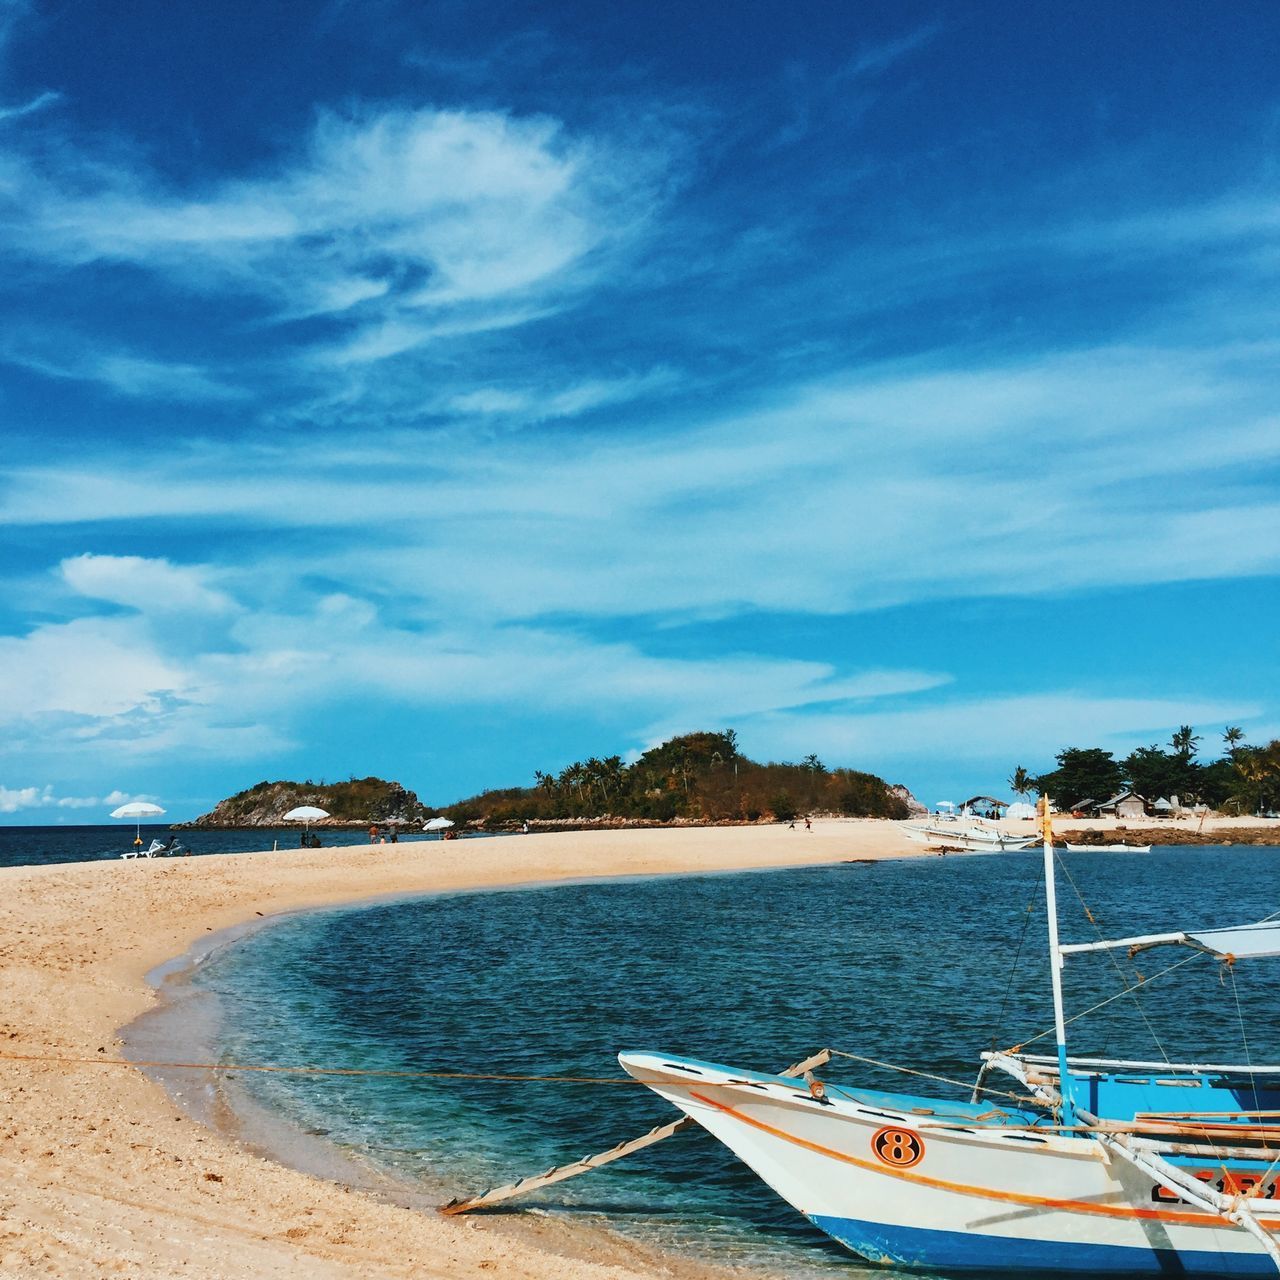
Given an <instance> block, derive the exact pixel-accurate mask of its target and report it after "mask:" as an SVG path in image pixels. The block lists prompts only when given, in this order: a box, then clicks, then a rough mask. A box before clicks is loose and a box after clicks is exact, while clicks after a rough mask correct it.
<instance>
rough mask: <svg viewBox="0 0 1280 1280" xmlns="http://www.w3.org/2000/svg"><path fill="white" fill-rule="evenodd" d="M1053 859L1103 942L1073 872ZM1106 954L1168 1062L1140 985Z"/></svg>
mask: <svg viewBox="0 0 1280 1280" xmlns="http://www.w3.org/2000/svg"><path fill="white" fill-rule="evenodd" d="M1053 860H1054V863H1055V865H1057V866H1059V867H1061V868H1062V874H1063V875H1065V876H1066V877H1067V882H1068V884H1070V885H1071V888H1072V889H1073V890H1074V891H1075V895H1076V897H1077V898H1078V899H1079V900H1080V906H1081V907H1082V908H1083V909H1084V914H1085V916H1086V918H1087V919H1088V921H1089V923H1090V924H1091V925H1093V931H1094V933H1096V934H1097V935H1098V941H1099V942H1101V941H1102V940H1103V939H1102V929H1101V928H1100V927H1099V925H1098V922H1097V920H1095V919H1094V915H1093V912H1092V911H1090V910H1089V904H1088V903H1087V902H1086V901H1085V900H1084V895H1083V894H1082V893H1081V892H1080V890H1079V888H1078V887H1077V885H1076V882H1075V880H1073V879H1072V877H1071V872H1070V871H1069V870H1068V868H1067V865H1066V863H1065V862H1063V860H1062V859H1061V858H1059V857H1058V855H1057V854H1056V853H1055V854H1054V855H1053ZM1106 954H1107V958H1108V959H1109V960H1110V961H1111V963H1112V965H1114V966H1115V971H1116V973H1117V974H1119V975H1120V985H1121V986H1122V987H1124V990H1125V992H1127V993H1128V994H1129V995H1131V996H1132V997H1133V1007H1134V1008H1135V1009H1136V1010H1137V1011H1138V1017H1140V1018H1141V1019H1142V1021H1143V1023H1144V1024H1145V1025H1146V1028H1147V1030H1148V1031H1149V1032H1150V1033H1151V1039H1152V1040H1153V1041H1154V1043H1155V1046H1156V1051H1157V1052H1158V1053H1159V1054H1160V1056H1161V1057H1162V1058H1163V1059H1164V1060H1165V1061H1166V1062H1168V1061H1169V1055H1168V1054H1167V1053H1166V1052H1165V1048H1164V1045H1163V1044H1161V1043H1160V1037H1159V1036H1158V1035H1156V1029H1155V1027H1153V1026H1152V1025H1151V1019H1150V1018H1148V1017H1147V1013H1146V1010H1145V1009H1143V1007H1142V1002H1141V1001H1140V1000H1139V999H1138V987H1137V986H1133V987H1131V986H1130V985H1129V979H1128V976H1127V975H1126V974H1125V971H1124V970H1123V969H1122V968H1121V967H1120V961H1119V960H1117V959H1116V955H1115V952H1114V951H1111V950H1108V951H1107V953H1106ZM1135 972H1136V971H1135ZM1139 977H1141V975H1140V974H1139ZM1138 985H1139V986H1140V985H1141V983H1139V984H1138ZM1121 994H1123V993H1121Z"/></svg>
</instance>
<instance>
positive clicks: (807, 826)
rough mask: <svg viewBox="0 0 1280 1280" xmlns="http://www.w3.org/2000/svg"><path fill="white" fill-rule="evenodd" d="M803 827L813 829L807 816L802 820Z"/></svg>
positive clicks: (807, 829)
mask: <svg viewBox="0 0 1280 1280" xmlns="http://www.w3.org/2000/svg"><path fill="white" fill-rule="evenodd" d="M804 829H805V830H806V831H812V830H813V823H811V822H810V821H809V819H808V818H805V820H804Z"/></svg>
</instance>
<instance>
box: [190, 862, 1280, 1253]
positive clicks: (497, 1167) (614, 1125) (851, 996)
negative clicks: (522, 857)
mask: <svg viewBox="0 0 1280 1280" xmlns="http://www.w3.org/2000/svg"><path fill="white" fill-rule="evenodd" d="M1065 858H1066V862H1065V866H1066V870H1067V872H1068V873H1069V879H1068V878H1065V877H1060V879H1059V899H1060V903H1061V919H1062V922H1063V934H1064V938H1065V939H1067V940H1089V939H1090V938H1092V937H1095V936H1097V935H1096V934H1095V933H1094V929H1093V926H1092V925H1091V924H1090V922H1089V920H1088V919H1087V918H1086V916H1085V914H1084V910H1083V908H1082V906H1081V903H1080V901H1079V899H1078V898H1077V896H1076V893H1075V891H1074V889H1073V885H1072V883H1071V881H1074V882H1075V886H1077V887H1078V888H1079V890H1080V893H1081V894H1082V896H1083V898H1084V899H1085V901H1087V903H1088V905H1089V907H1090V909H1091V910H1092V912H1093V915H1094V917H1095V918H1096V919H1097V920H1098V921H1099V923H1100V924H1101V926H1102V927H1103V928H1104V929H1105V931H1106V933H1107V934H1110V935H1111V936H1122V935H1123V934H1126V933H1130V932H1143V931H1147V930H1150V929H1153V928H1160V927H1168V926H1170V925H1181V924H1185V925H1188V926H1192V925H1197V924H1201V925H1203V924H1214V923H1233V922H1238V921H1244V920H1252V919H1259V918H1261V917H1262V916H1264V915H1268V914H1270V913H1271V912H1273V911H1275V910H1277V908H1280V857H1277V856H1276V854H1275V853H1274V851H1272V850H1270V849H1243V848H1242V849H1231V848H1225V849H1217V848H1201V849H1177V848H1172V849H1164V850H1159V851H1157V852H1156V853H1154V854H1151V855H1146V856H1144V855H1123V854H1119V855H1117V854H1070V855H1065ZM1039 896H1040V874H1039V855H1038V854H1004V855H997V856H987V857H968V858H955V857H950V858H919V859H912V860H904V861H896V862H883V863H878V864H871V865H868V864H843V865H840V866H837V867H821V868H812V869H805V870H794V871H779V872H768V873H760V872H757V873H751V874H744V875H732V876H705V877H685V878H672V879H648V880H632V881H615V882H606V883H600V882H596V883H590V884H577V885H566V886H561V887H555V888H547V889H535V890H521V891H508V892H499V893H485V894H464V895H455V896H446V897H434V898H428V899H419V900H413V901H404V902H397V903H392V904H382V905H377V906H372V907H367V908H362V909H345V910H341V911H326V912H322V913H315V914H310V915H305V916H297V917H292V918H288V919H286V920H283V921H281V922H279V923H278V924H275V925H273V926H271V927H270V928H268V929H265V930H263V931H261V932H259V933H257V934H255V935H253V936H251V937H249V938H247V939H245V940H243V941H242V942H240V943H238V944H237V945H236V946H234V947H232V948H230V949H229V950H228V951H227V952H225V953H224V954H223V955H222V956H221V957H219V958H218V959H216V960H215V961H213V962H212V963H210V964H209V965H208V966H206V967H204V968H203V969H201V970H200V971H198V973H197V975H196V978H195V981H196V983H197V985H198V986H199V987H201V988H203V989H205V990H207V991H210V992H216V993H217V996H218V998H219V1001H220V1003H221V1006H222V1009H223V1012H224V1016H225V1023H224V1029H223V1031H222V1032H221V1043H222V1047H223V1050H224V1052H225V1055H226V1057H227V1058H229V1059H231V1060H234V1061H241V1062H271V1063H289V1064H317V1065H330V1066H344V1067H362V1068H380V1069H402V1070H411V1071H475V1072H501V1073H511V1074H522V1075H548V1074H555V1075H579V1076H592V1077H612V1078H620V1077H621V1072H620V1069H619V1068H618V1066H617V1063H616V1060H615V1056H616V1054H617V1052H618V1051H619V1050H622V1049H658V1050H662V1051H665V1052H668V1053H676V1054H681V1053H687V1054H691V1055H696V1056H698V1057H703V1058H708V1059H711V1060H713V1061H724V1062H729V1063H733V1064H736V1065H738V1066H744V1067H753V1068H760V1069H765V1070H768V1069H777V1068H780V1067H781V1066H783V1065H784V1064H786V1063H788V1062H791V1061H795V1060H797V1059H798V1058H801V1057H803V1056H805V1055H806V1054H807V1053H809V1052H811V1051H813V1050H816V1049H818V1048H821V1047H823V1046H828V1045H830V1046H835V1047H837V1048H841V1049H845V1050H849V1051H852V1052H855V1053H861V1054H865V1055H868V1056H872V1057H877V1058H886V1059H892V1060H894V1061H898V1062H903V1063H911V1064H913V1065H915V1066H917V1067H919V1068H921V1069H923V1070H926V1071H932V1072H937V1073H940V1074H943V1075H949V1076H958V1077H959V1078H960V1079H972V1077H973V1074H974V1070H975V1068H976V1060H977V1054H978V1052H979V1051H980V1050H982V1049H985V1048H989V1047H992V1046H993V1045H996V1046H1000V1047H1005V1046H1008V1045H1010V1044H1013V1043H1015V1042H1025V1041H1026V1040H1027V1039H1028V1038H1029V1037H1030V1036H1031V1035H1033V1034H1034V1033H1036V1032H1037V1031H1040V1030H1042V1029H1044V1028H1045V1027H1048V1026H1050V1025H1051V1022H1052V1014H1051V1006H1050V1002H1049V995H1048V979H1047V967H1046V964H1045V962H1044V959H1043V956H1044V951H1045V946H1046V943H1045V937H1044V928H1045V924H1044V919H1045V917H1044V910H1043V906H1042V904H1041V903H1040V901H1039ZM1029 905H1032V906H1033V909H1032V910H1031V911H1028V910H1027V908H1028V906H1029ZM1188 955H1192V953H1189V952H1180V951H1176V950H1174V949H1172V948H1166V949H1162V950H1159V951H1155V952H1150V953H1145V954H1143V955H1142V956H1140V957H1139V958H1138V966H1139V968H1140V969H1141V970H1142V971H1143V972H1144V973H1145V974H1147V975H1148V976H1150V975H1152V974H1154V973H1156V972H1157V971H1158V970H1159V969H1161V968H1164V967H1165V966H1167V965H1170V964H1174V963H1176V962H1177V961H1179V960H1181V959H1183V958H1184V957H1185V956H1188ZM1019 957H1020V963H1019V964H1017V966H1016V968H1015V959H1017V958H1019ZM1117 963H1118V964H1119V965H1120V966H1121V967H1122V969H1123V970H1124V971H1125V973H1126V974H1127V975H1128V976H1129V979H1130V981H1132V978H1133V973H1134V970H1133V966H1132V964H1130V962H1128V961H1127V960H1125V959H1124V958H1123V957H1120V958H1118V959H1117ZM1238 970H1239V971H1238V972H1237V973H1235V974H1234V975H1233V976H1231V975H1224V974H1220V973H1219V971H1218V967H1217V966H1216V965H1215V964H1214V963H1213V962H1212V961H1210V960H1209V959H1207V958H1204V957H1199V956H1193V957H1192V959H1191V960H1190V962H1189V963H1187V964H1186V965H1184V966H1183V967H1182V968H1181V969H1180V970H1178V972H1177V973H1176V974H1175V975H1171V977H1169V978H1166V979H1162V980H1161V981H1159V982H1157V983H1155V984H1153V986H1152V987H1150V988H1147V989H1146V990H1145V992H1144V995H1143V999H1142V1004H1143V1009H1144V1011H1145V1013H1146V1015H1147V1017H1148V1018H1149V1019H1150V1021H1151V1024H1152V1026H1153V1027H1154V1028H1155V1029H1156V1031H1157V1033H1158V1034H1159V1036H1160V1038H1161V1044H1160V1046H1157V1045H1156V1044H1154V1043H1153V1040H1152V1034H1151V1031H1150V1030H1149V1029H1148V1027H1147V1025H1146V1023H1145V1022H1144V1021H1143V1019H1142V1017H1141V1016H1140V1015H1139V1014H1138V1013H1137V1012H1136V1011H1135V1008H1134V1003H1133V1001H1132V999H1130V998H1128V997H1125V998H1123V999H1121V1000H1117V1001H1115V1002H1114V1003H1113V1004H1111V1005H1109V1006H1108V1007H1107V1008H1106V1009H1105V1010H1102V1011H1100V1012H1099V1013H1096V1014H1093V1015H1091V1016H1090V1017H1088V1018H1087V1019H1084V1020H1082V1021H1081V1022H1080V1023H1078V1024H1077V1025H1076V1026H1074V1027H1073V1028H1072V1036H1073V1045H1072V1047H1073V1052H1077V1053H1081V1054H1086V1053H1100V1054H1102V1053H1106V1054H1120V1053H1123V1054H1128V1055H1131V1056H1138V1057H1149V1056H1160V1050H1161V1049H1163V1051H1164V1052H1165V1053H1167V1054H1168V1056H1169V1058H1170V1059H1172V1060H1173V1061H1178V1060H1180V1059H1181V1060H1186V1059H1188V1058H1196V1059H1200V1060H1206V1059H1208V1060H1218V1061H1222V1060H1228V1061H1241V1060H1243V1059H1244V1056H1245V1048H1244V1046H1243V1045H1242V1039H1241V1024H1240V1020H1239V1018H1238V1017H1237V1010H1236V998H1237V997H1238V999H1239V1002H1240V1009H1241V1011H1242V1013H1243V1017H1244V1025H1245V1026H1246V1027H1247V1028H1248V1037H1249V1043H1248V1050H1249V1052H1250V1053H1251V1054H1252V1057H1253V1060H1254V1061H1263V1060H1269V1061H1276V1060H1277V1058H1278V1057H1280V1023H1278V1022H1277V1019H1276V1017H1275V1014H1274V997H1273V995H1272V994H1271V992H1272V991H1273V990H1274V987H1273V986H1271V985H1270V981H1269V978H1270V979H1271V980H1273V978H1274V970H1270V974H1269V971H1268V965H1267V964H1266V963H1265V962H1264V963H1263V964H1260V965H1257V966H1253V967H1250V966H1247V965H1241V966H1238ZM1067 976H1068V1007H1069V1009H1082V1008H1085V1007H1087V1006H1088V1005H1091V1004H1093V1003H1094V1002H1095V1001H1096V1000H1098V999H1101V998H1103V997H1104V996H1106V995H1110V994H1112V993H1113V992H1115V991H1117V990H1119V989H1120V987H1119V985H1118V974H1117V972H1116V969H1115V968H1114V967H1113V962H1112V960H1111V959H1110V958H1108V957H1093V958H1089V959H1085V960H1079V961H1073V962H1072V964H1071V966H1070V967H1069V969H1068V975H1067ZM1233 979H1234V980H1233ZM1042 1043H1045V1042H1042ZM824 1074H827V1075H829V1076H830V1078H833V1079H843V1080H848V1081H856V1082H859V1083H862V1084H864V1085H869V1086H879V1087H885V1088H897V1089H910V1088H911V1085H910V1083H909V1081H906V1080H904V1079H903V1078H902V1077H897V1076H894V1075H892V1074H890V1073H886V1072H884V1071H882V1070H880V1069H877V1068H871V1067H867V1066H865V1065H863V1064H859V1063H855V1062H847V1061H845V1062H842V1061H840V1060H837V1062H836V1063H834V1064H833V1065H832V1066H831V1067H828V1068H826V1070H825V1072H824ZM918 1083H919V1084H920V1085H921V1086H922V1091H923V1092H932V1091H934V1090H935V1086H932V1085H929V1084H927V1083H926V1082H918ZM239 1084H240V1085H241V1086H242V1087H246V1088H248V1089H250V1090H251V1091H252V1093H253V1096H254V1098H255V1099H256V1100H257V1101H259V1102H261V1103H264V1104H266V1105H268V1106H270V1107H271V1108H273V1109H275V1110H277V1111H278V1112H279V1113H281V1114H283V1115H284V1116H286V1117H288V1118H289V1119H290V1120H291V1121H292V1122H293V1123H294V1124H295V1125H297V1126H298V1127H299V1128H301V1129H303V1130H306V1131H309V1132H311V1133H321V1134H323V1135H324V1136H325V1137H326V1138H327V1139H328V1140H329V1141H330V1142H333V1143H336V1144H338V1145H339V1146H340V1147H342V1148H344V1149H346V1150H348V1151H351V1152H353V1153H356V1154H357V1155H359V1156H360V1157H361V1158H363V1159H366V1160H371V1161H372V1162H374V1163H375V1164H377V1165H379V1166H381V1167H383V1168H386V1169H390V1170H392V1171H394V1172H396V1173H398V1174H399V1175H401V1176H403V1177H405V1178H407V1179H409V1180H428V1181H435V1180H437V1179H442V1180H443V1182H444V1183H445V1184H446V1185H447V1186H448V1188H449V1191H450V1193H451V1194H463V1193H468V1192H474V1191H477V1190H479V1189H481V1188H483V1187H486V1186H489V1185H493V1184H495V1183H498V1182H504V1181H508V1180H510V1179H511V1178H513V1177H515V1176H518V1175H521V1174H530V1173H536V1172H540V1171H541V1170H543V1169H545V1168H547V1167H548V1166H550V1165H552V1164H558V1163H563V1162H564V1161H565V1160H570V1159H576V1158H578V1157H580V1156H582V1155H585V1154H587V1153H589V1152H593V1151H598V1150H603V1149H604V1148H606V1147H608V1146H612V1145H613V1144H614V1143H615V1142H617V1141H618V1140H620V1139H622V1138H625V1137H632V1136H636V1135H638V1134H640V1133H642V1132H644V1131H645V1130H647V1129H648V1128H650V1127H651V1126H653V1125H655V1124H661V1123H664V1122H665V1121H667V1120H669V1119H671V1118H673V1117H674V1115H675V1113H674V1112H673V1111H672V1110H671V1109H670V1108H669V1107H668V1105H667V1104H666V1103H664V1102H662V1100H661V1099H659V1098H657V1097H655V1096H654V1095H652V1094H651V1093H650V1092H649V1091H648V1090H645V1089H643V1088H640V1087H635V1086H625V1085H624V1086H614V1087H609V1086H589V1085H551V1084H519V1085H512V1084H499V1083H492V1082H489V1083H459V1082H441V1081H429V1080H396V1079H391V1080H387V1079H368V1078H336V1079H335V1078H316V1077H296V1076H265V1077H261V1076H241V1077H240V1078H239ZM942 1091H943V1092H946V1090H945V1087H944V1088H943V1090H942ZM514 1204H515V1205H517V1206H521V1205H523V1206H525V1207H529V1206H540V1207H542V1208H546V1209H552V1210H555V1211H558V1212H567V1213H573V1214H579V1215H590V1216H592V1217H594V1218H599V1219H601V1220H604V1221H607V1222H608V1223H610V1224H612V1225H613V1226H615V1227H618V1228H620V1229H622V1230H625V1231H634V1232H638V1233H640V1234H641V1235H643V1236H644V1237H645V1238H647V1239H649V1240H650V1241H653V1242H657V1243H660V1244H664V1245H667V1246H669V1247H673V1248H676V1249H680V1250H682V1251H685V1252H689V1253H693V1254H696V1255H698V1256H701V1257H704V1258H709V1259H712V1260H715V1261H719V1262H722V1263H723V1262H733V1263H747V1264H751V1265H757V1266H760V1267H762V1268H764V1269H767V1270H768V1271H770V1272H772V1273H775V1274H783V1275H787V1276H789V1277H797V1278H799V1277H808V1276H822V1275H834V1274H837V1273H839V1274H844V1275H846V1276H848V1275H850V1274H857V1273H858V1272H859V1271H861V1270H862V1268H861V1267H860V1266H859V1265H858V1264H857V1261H856V1260H855V1259H853V1258H852V1257H851V1256H850V1255H848V1254H847V1253H845V1252H844V1251H843V1250H841V1249H839V1248H838V1247H837V1246H834V1245H832V1244H830V1243H829V1242H828V1241H827V1240H826V1238H825V1237H824V1236H822V1235H821V1234H820V1233H818V1232H817V1231H816V1230H814V1229H812V1228H811V1227H809V1226H808V1225H807V1224H806V1223H805V1221H804V1220H803V1219H801V1218H800V1217H799V1215H798V1214H796V1213H794V1212H793V1211H792V1210H791V1209H790V1208H789V1207H788V1206H786V1205H785V1204H783V1203H782V1202H781V1201H779V1200H777V1198H776V1197H774V1196H773V1195H772V1193H771V1192H769V1191H768V1190H767V1189H766V1188H764V1187H763V1185H762V1184H761V1183H759V1182H758V1181H757V1180H756V1178H755V1177H754V1176H753V1175H752V1174H751V1173H749V1172H748V1171H747V1170H746V1169H745V1168H744V1167H743V1166H741V1165H739V1164H738V1163H737V1161H736V1160H735V1159H734V1158H733V1157H732V1156H731V1155H729V1153H728V1152H727V1151H725V1150H724V1149H723V1148H722V1147H720V1146H719V1144H718V1143H716V1142H715V1141H713V1140H712V1139H710V1138H709V1137H708V1136H707V1135H706V1134H704V1133H702V1132H701V1131H700V1130H698V1131H692V1132H689V1133H682V1134H679V1135H677V1136H676V1137H675V1138H673V1139H672V1140H670V1141H668V1142H665V1143H662V1144H660V1145H658V1146H656V1147H654V1148H652V1149H650V1150H649V1151H647V1152H644V1153H642V1154H640V1155H638V1156H635V1157H632V1158H629V1159H627V1160H624V1161H621V1162H619V1163H618V1164H616V1165H613V1166H611V1167H610V1168H609V1169H607V1170H603V1171H600V1172H596V1173H592V1174H588V1175H586V1176H585V1177H582V1178H578V1179H575V1180H573V1181H570V1182H568V1183H565V1184H561V1185H559V1186H557V1187H553V1188H550V1189H548V1190H547V1191H544V1192H541V1193H538V1194H537V1195H535V1196H531V1197H528V1198H527V1199H524V1200H518V1201H515V1202H514ZM877 1274H881V1275H883V1274H884V1273H883V1271H879V1270H878V1269H877Z"/></svg>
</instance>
